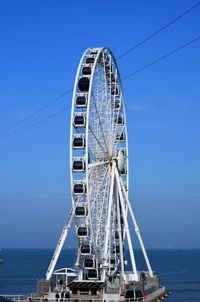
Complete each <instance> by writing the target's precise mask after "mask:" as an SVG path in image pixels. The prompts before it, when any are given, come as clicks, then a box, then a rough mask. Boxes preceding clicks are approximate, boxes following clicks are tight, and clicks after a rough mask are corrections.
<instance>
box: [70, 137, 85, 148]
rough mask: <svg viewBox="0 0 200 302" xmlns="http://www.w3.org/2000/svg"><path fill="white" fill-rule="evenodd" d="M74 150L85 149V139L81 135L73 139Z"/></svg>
mask: <svg viewBox="0 0 200 302" xmlns="http://www.w3.org/2000/svg"><path fill="white" fill-rule="evenodd" d="M72 144H73V148H74V149H82V148H84V147H85V137H84V135H81V134H76V135H74V137H73V142H72Z"/></svg>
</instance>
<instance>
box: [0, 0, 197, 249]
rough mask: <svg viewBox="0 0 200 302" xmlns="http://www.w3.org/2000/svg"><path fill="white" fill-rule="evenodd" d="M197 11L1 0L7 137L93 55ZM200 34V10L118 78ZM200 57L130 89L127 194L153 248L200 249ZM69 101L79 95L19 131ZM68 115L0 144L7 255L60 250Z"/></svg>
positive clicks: (0, 120)
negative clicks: (18, 250) (16, 250)
mask: <svg viewBox="0 0 200 302" xmlns="http://www.w3.org/2000/svg"><path fill="white" fill-rule="evenodd" d="M196 2H197V1H193V0H190V1H186V0H184V1H183V0H175V1H174V0H168V1H167V0H163V1H159V0H157V1H148V0H145V1H144V0H140V1H139V0H137V1H136V0H134V1H131V0H130V1H104V0H102V1H64V0H63V1H50V0H48V1H47V0H44V1H39V0H34V1H33V0H31V1H22V0H18V1H14V0H13V1H10V0H7V1H1V3H0V41H1V47H0V106H1V110H0V129H2V128H5V127H7V126H9V125H10V124H12V123H13V122H16V121H18V120H20V119H22V118H24V117H26V115H27V114H30V113H32V112H33V111H35V110H36V109H37V108H39V107H40V106H42V105H44V104H46V103H47V102H49V101H50V100H52V99H53V98H55V97H56V96H58V95H60V94H61V93H63V92H64V91H66V90H68V89H70V88H71V87H73V82H74V78H75V73H76V69H77V66H78V63H79V59H80V57H81V55H82V53H83V51H84V50H85V49H86V48H88V47H99V46H108V47H110V48H111V50H112V51H113V53H114V54H115V56H116V57H117V56H119V55H120V54H121V53H123V52H124V51H126V50H127V49H128V48H130V47H132V46H134V45H135V44H136V43H138V42H140V41H141V40H142V39H144V38H145V37H146V36H147V35H149V34H151V33H152V32H153V31H155V30H156V29H158V28H159V27H161V26H162V25H164V24H166V23H167V22H169V21H170V20H171V19H173V18H174V17H176V16H177V15H179V14H180V13H182V12H183V11H185V10H186V9H187V8H189V7H191V6H192V5H193V4H195V3H196ZM199 34H200V8H198V9H196V10H195V11H193V12H191V13H190V14H188V15H187V16H185V17H184V18H183V19H181V20H179V21H178V22H177V23H176V24H174V25H172V26H171V27H169V28H168V29H167V30H165V31H164V32H162V33H161V34H159V35H158V36H156V37H155V38H153V39H151V40H150V41H149V42H148V43H146V44H144V45H143V46H141V47H140V48H138V49H137V50H135V51H134V52H132V53H130V54H129V55H127V56H126V57H124V58H123V59H121V60H120V61H119V68H120V71H121V75H122V77H124V76H125V75H127V74H128V73H130V72H132V71H134V70H136V69H138V68H140V67H141V66H143V65H145V64H147V63H149V62H151V61H152V60H154V59H156V58H158V57H159V56H162V55H164V54H165V53H167V52H169V51H171V50H173V49H174V48H176V47H178V46H180V45H181V44H184V43H186V42H187V41H189V40H192V39H193V38H195V37H197V36H198V35H199ZM199 54H200V42H197V43H195V44H193V45H191V46H189V47H188V48H185V49H184V50H182V51H180V52H178V53H177V54H174V55H173V56H170V57H169V58H167V59H166V60H164V61H162V62H160V63H158V64H156V65H154V66H152V67H151V68H149V69H147V70H145V71H144V72H141V73H140V74H137V75H135V76H134V77H132V78H130V79H128V80H127V81H125V82H124V85H123V86H124V92H125V101H126V105H127V118H128V127H129V141H130V144H129V148H130V170H131V172H130V182H131V192H130V196H131V200H132V202H133V203H134V209H135V213H136V215H137V219H138V223H139V225H140V228H141V231H142V234H143V237H144V240H145V243H146V245H147V247H150V248H151V247H154V248H168V247H172V248H200V237H199V230H200V219H199V215H200V139H199V134H200V118H199V117H200V60H199V57H200V56H199ZM66 104H69V106H70V104H71V94H69V95H68V96H66V97H64V98H62V99H61V100H60V101H59V102H57V103H56V104H54V105H53V106H51V107H50V108H48V110H46V111H43V112H42V113H41V114H39V115H37V116H35V117H34V118H33V119H32V120H29V121H27V122H26V123H24V124H21V125H19V126H18V127H17V128H16V129H13V131H16V130H19V129H21V128H23V127H25V126H28V125H30V124H31V123H33V122H36V121H39V120H40V119H43V118H45V117H47V116H48V115H49V114H52V113H54V112H56V111H59V110H61V109H62V108H64V107H65V106H66ZM69 118H70V110H68V111H67V112H65V113H63V114H62V115H59V116H58V117H56V118H54V119H51V120H49V121H48V122H46V123H44V124H41V125H40V126H38V127H34V128H33V129H30V130H28V131H25V132H23V133H20V134H18V135H16V136H12V137H9V138H7V139H3V140H0V204H1V206H0V246H2V247H54V246H55V244H56V242H57V239H58V236H59V235H60V232H61V229H62V226H63V224H64V222H65V219H66V215H67V213H68V211H69V208H70V206H71V200H70V197H69V196H70V187H69V126H70V125H69ZM9 133H12V131H10V132H9ZM7 134H8V133H7ZM72 237H73V236H72V235H71V237H70V238H71V239H72ZM71 242H73V240H72V241H71Z"/></svg>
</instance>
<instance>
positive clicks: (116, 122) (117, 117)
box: [115, 114, 124, 126]
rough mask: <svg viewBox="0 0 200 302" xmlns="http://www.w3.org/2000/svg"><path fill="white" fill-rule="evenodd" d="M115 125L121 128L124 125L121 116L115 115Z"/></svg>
mask: <svg viewBox="0 0 200 302" xmlns="http://www.w3.org/2000/svg"><path fill="white" fill-rule="evenodd" d="M115 125H117V126H123V125H124V118H123V116H122V115H121V114H117V115H116V117H115Z"/></svg>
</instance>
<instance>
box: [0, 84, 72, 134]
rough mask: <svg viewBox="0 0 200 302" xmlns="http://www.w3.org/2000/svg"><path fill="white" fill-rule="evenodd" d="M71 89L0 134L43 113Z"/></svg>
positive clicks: (0, 132)
mask: <svg viewBox="0 0 200 302" xmlns="http://www.w3.org/2000/svg"><path fill="white" fill-rule="evenodd" d="M72 90H73V89H72V88H71V89H69V90H67V91H65V92H64V93H62V94H61V95H59V96H58V97H56V98H55V99H53V100H52V101H51V102H49V103H47V104H46V105H44V106H42V107H40V108H39V109H37V110H36V111H34V112H32V113H30V114H29V115H27V116H26V117H25V118H23V119H21V120H19V121H18V122H16V123H13V124H11V125H10V126H9V127H7V128H4V129H2V130H1V131H0V134H2V133H4V132H7V131H8V130H11V129H13V128H15V127H16V126H18V125H19V124H21V123H23V122H25V121H26V120H28V119H30V118H32V117H33V116H34V115H36V114H38V113H40V112H41V111H43V110H44V109H47V108H48V107H50V106H51V105H52V104H54V103H56V102H57V101H58V100H60V99H61V98H63V97H64V96H65V95H67V94H68V93H70V92H71V91H72Z"/></svg>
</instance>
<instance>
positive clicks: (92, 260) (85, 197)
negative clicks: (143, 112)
mask: <svg viewBox="0 0 200 302" xmlns="http://www.w3.org/2000/svg"><path fill="white" fill-rule="evenodd" d="M70 173H71V199H72V209H71V212H70V215H69V217H68V220H67V222H66V224H65V226H64V229H63V232H62V234H61V237H60V239H59V241H58V244H57V247H56V250H55V252H54V255H53V257H52V260H51V262H50V265H49V268H48V271H47V275H46V278H47V280H49V279H50V278H51V276H52V274H53V271H54V269H55V266H56V263H57V260H58V257H59V254H60V252H61V250H62V247H63V245H64V242H65V239H66V237H67V234H68V231H69V228H70V225H71V222H72V219H73V218H74V221H75V231H76V236H77V259H76V264H75V266H76V269H77V270H78V271H79V280H84V279H85V278H87V279H91V280H97V279H98V280H105V278H106V277H107V276H113V275H115V274H116V272H117V271H121V274H122V278H124V279H125V254H124V253H125V252H124V246H125V242H126V241H127V246H128V250H129V254H130V260H131V266H132V272H133V280H135V281H138V274H137V268H136V261H135V256H134V249H133V245H132V239H131V232H132V229H134V231H135V232H136V235H137V236H138V239H139V243H140V245H141V249H142V252H143V255H144V259H145V261H146V264H147V268H148V271H149V274H150V275H151V276H153V272H152V269H151V265H150V263H149V260H148V257H147V254H146V250H145V247H144V244H143V241H142V238H141V235H140V231H139V228H138V225H137V223H136V219H135V216H134V213H133V210H132V207H131V204H130V201H129V194H128V190H129V165H128V132H127V121H126V112H125V104H124V95H123V89H122V84H121V79H120V74H119V70H118V67H117V63H116V60H115V58H114V56H113V54H112V52H111V51H110V50H109V49H108V48H88V49H87V50H86V51H85V52H84V54H83V56H82V58H81V60H80V63H79V67H78V70H77V75H76V79H75V85H74V92H73V99H72V111H71V131H70ZM128 215H130V217H131V219H132V222H133V228H132V226H131V227H130V226H129V222H128Z"/></svg>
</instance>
